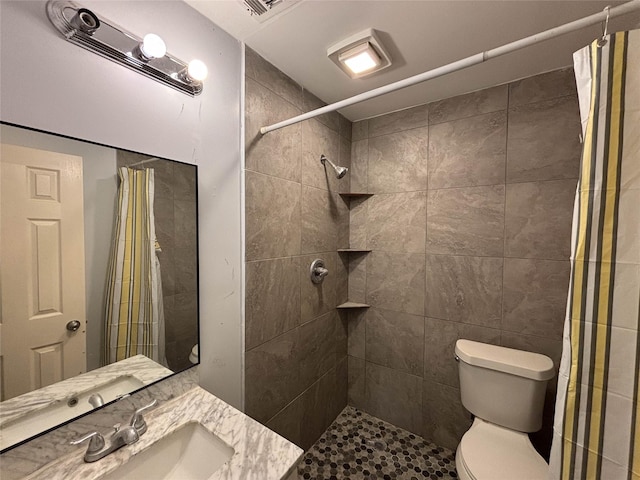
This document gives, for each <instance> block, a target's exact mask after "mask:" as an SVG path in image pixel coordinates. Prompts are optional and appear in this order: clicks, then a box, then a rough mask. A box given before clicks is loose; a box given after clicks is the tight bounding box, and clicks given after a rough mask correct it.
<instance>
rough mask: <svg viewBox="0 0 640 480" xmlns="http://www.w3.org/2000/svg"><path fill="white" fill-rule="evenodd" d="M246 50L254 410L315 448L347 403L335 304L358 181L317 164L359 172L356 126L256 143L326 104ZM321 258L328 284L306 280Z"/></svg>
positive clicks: (343, 337)
mask: <svg viewBox="0 0 640 480" xmlns="http://www.w3.org/2000/svg"><path fill="white" fill-rule="evenodd" d="M246 50H247V55H246V78H245V82H246V95H247V99H246V109H245V125H246V136H245V147H246V170H245V185H246V196H245V199H246V207H245V209H246V210H245V214H246V229H245V232H246V252H247V258H246V272H247V273H246V279H245V282H246V283H245V286H246V297H245V298H246V305H245V309H246V327H245V338H246V347H245V348H246V354H245V409H246V412H247V414H249V415H251V416H252V417H253V418H255V419H257V420H258V421H260V422H262V423H264V424H266V425H267V426H268V427H270V428H272V429H273V430H275V431H276V432H278V433H279V434H281V435H283V436H284V437H286V438H287V439H289V440H291V441H292V442H294V443H296V444H298V445H300V446H302V447H304V448H308V447H309V446H311V444H313V443H314V442H315V440H316V439H317V437H319V436H320V435H321V434H322V432H323V431H324V430H325V429H326V427H327V426H328V425H329V424H330V423H331V422H332V421H333V420H334V418H335V417H336V416H337V415H338V413H339V412H340V411H341V410H342V409H343V408H344V406H345V405H346V404H347V395H348V392H347V382H348V379H347V372H348V362H347V352H348V350H349V345H348V340H347V338H348V332H347V330H348V328H349V324H348V321H347V319H346V314H342V313H338V312H337V310H336V308H335V307H336V305H337V304H338V303H343V302H344V301H346V300H347V298H348V297H347V295H348V288H349V272H348V263H346V262H345V259H344V258H342V255H343V254H340V255H339V254H338V253H337V252H336V250H337V248H338V247H347V246H348V244H349V235H350V232H349V210H348V207H347V205H346V204H345V202H344V201H343V199H342V198H341V197H340V196H339V193H340V192H348V191H349V188H350V178H351V176H352V175H353V173H352V172H351V171H350V173H349V174H348V175H347V176H346V177H345V178H343V179H341V180H338V179H336V178H335V175H334V174H333V171H332V170H331V169H330V167H329V169H325V167H324V166H323V165H322V163H321V162H320V155H321V154H324V155H326V156H327V157H328V158H330V159H331V160H332V161H333V162H334V163H336V164H338V165H343V166H346V167H349V168H350V167H351V156H352V146H351V139H352V133H351V129H352V127H351V122H350V121H348V120H347V119H346V118H344V117H342V116H341V115H339V114H338V113H336V112H333V113H329V114H326V115H322V116H321V117H318V118H316V119H313V120H310V121H307V122H303V123H300V124H297V125H296V126H294V127H289V128H286V129H281V130H277V131H275V132H271V133H269V134H268V135H264V136H262V135H259V134H258V128H259V127H260V126H262V125H265V124H268V123H273V122H275V121H278V120H282V119H283V118H286V117H290V116H294V115H297V114H299V113H302V112H304V111H309V110H313V109H316V108H318V107H321V106H323V105H324V103H323V102H322V101H321V100H320V99H318V98H317V97H315V96H314V95H313V94H311V93H310V92H308V91H306V90H304V89H303V88H302V87H301V86H299V85H297V84H296V83H295V82H294V81H293V80H291V79H290V78H289V77H287V76H286V75H284V74H283V73H282V72H280V71H279V70H277V69H276V68H275V67H274V66H273V65H271V64H269V63H268V62H267V61H265V60H264V59H263V58H261V57H260V56H259V55H258V54H256V53H255V52H253V51H252V50H251V49H249V48H247V49H246ZM364 178H365V180H366V174H365V177H364ZM316 258H321V259H323V260H324V261H325V264H326V266H327V268H328V269H329V276H328V277H326V278H325V280H324V282H323V283H322V284H319V285H315V284H313V283H311V280H310V278H309V267H310V265H311V262H312V261H313V260H314V259H316ZM363 295H364V293H363ZM363 355H364V353H363Z"/></svg>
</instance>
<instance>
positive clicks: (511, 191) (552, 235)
mask: <svg viewBox="0 0 640 480" xmlns="http://www.w3.org/2000/svg"><path fill="white" fill-rule="evenodd" d="M575 189H576V181H575V180H556V181H551V182H534V183H518V184H512V185H507V198H506V209H505V210H506V211H505V256H507V257H518V258H540V259H551V260H566V259H568V258H569V254H570V250H571V222H572V217H573V208H572V207H573V202H574V197H575Z"/></svg>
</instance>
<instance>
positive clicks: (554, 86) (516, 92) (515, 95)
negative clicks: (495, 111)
mask: <svg viewBox="0 0 640 480" xmlns="http://www.w3.org/2000/svg"><path fill="white" fill-rule="evenodd" d="M567 95H575V96H576V97H577V95H578V90H577V88H576V78H575V75H574V71H573V68H563V69H561V70H554V71H553V72H548V73H543V74H542V75H535V76H533V77H527V78H524V79H522V80H518V81H517V82H513V83H511V84H509V106H510V107H517V106H519V105H525V104H527V103H536V102H541V101H544V100H551V99H553V98H558V97H564V96H567Z"/></svg>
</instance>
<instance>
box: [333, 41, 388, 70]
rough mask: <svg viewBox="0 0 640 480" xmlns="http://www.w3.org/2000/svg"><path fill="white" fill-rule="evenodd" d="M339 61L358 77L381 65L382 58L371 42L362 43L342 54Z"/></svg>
mask: <svg viewBox="0 0 640 480" xmlns="http://www.w3.org/2000/svg"><path fill="white" fill-rule="evenodd" d="M338 60H340V62H341V63H344V64H345V65H346V66H347V68H348V69H349V70H351V71H352V72H353V73H355V74H356V75H357V74H359V73H364V72H366V71H368V70H371V69H373V68H376V67H377V66H379V65H380V57H379V56H378V54H377V53H376V51H375V50H374V48H373V47H372V46H371V44H370V43H369V42H366V43H362V44H360V45H358V46H356V47H354V48H351V49H349V50H347V51H346V52H344V53H341V54H340V55H339V56H338Z"/></svg>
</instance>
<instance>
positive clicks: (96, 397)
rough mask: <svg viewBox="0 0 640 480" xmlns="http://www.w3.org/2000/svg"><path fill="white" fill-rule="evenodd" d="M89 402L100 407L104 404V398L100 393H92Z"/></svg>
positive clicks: (94, 406) (95, 406)
mask: <svg viewBox="0 0 640 480" xmlns="http://www.w3.org/2000/svg"><path fill="white" fill-rule="evenodd" d="M89 403H90V404H91V406H92V407H93V408H98V407H101V406H102V405H104V398H102V395H100V394H99V393H92V394H91V396H90V397H89Z"/></svg>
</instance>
